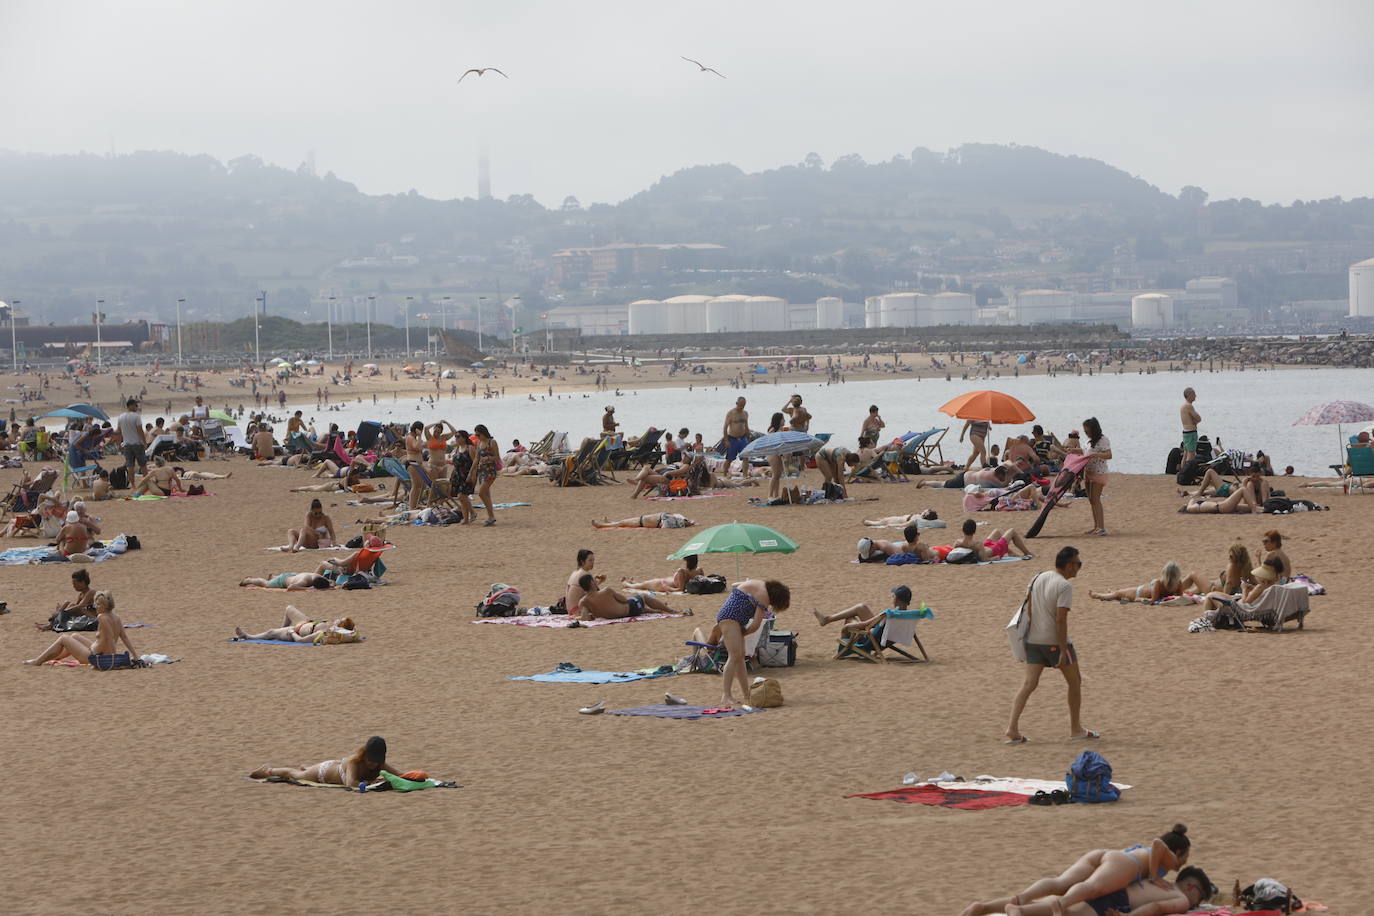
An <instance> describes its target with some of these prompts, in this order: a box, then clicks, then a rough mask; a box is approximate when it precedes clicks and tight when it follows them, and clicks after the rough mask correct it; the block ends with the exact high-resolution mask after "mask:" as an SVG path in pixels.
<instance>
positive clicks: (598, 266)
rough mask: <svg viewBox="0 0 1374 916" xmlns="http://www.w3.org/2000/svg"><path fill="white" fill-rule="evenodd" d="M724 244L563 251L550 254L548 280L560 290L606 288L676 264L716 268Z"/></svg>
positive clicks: (633, 245) (618, 245)
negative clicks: (615, 282) (619, 280)
mask: <svg viewBox="0 0 1374 916" xmlns="http://www.w3.org/2000/svg"><path fill="white" fill-rule="evenodd" d="M724 251H725V246H724V245H714V244H711V243H709V242H686V243H634V242H617V243H615V244H611V245H597V246H594V247H588V248H565V249H563V250H562V251H557V252H554V255H553V259H552V260H553V269H552V273H551V275H550V277H549V279H550V281H551V282H552V283H553V284H554V285H555V286H559V287H563V288H569V287H578V286H586V287H590V288H591V289H606V288H607V287H609V286H611V285H612V284H613V281H614V280H615V279H616V278H627V279H628V278H631V277H646V276H651V275H653V274H656V273H658V272H660V271H662V270H663V269H664V268H666V267H668V266H670V262H674V261H675V262H679V263H678V264H676V265H674V266H681V267H684V268H692V267H712V266H717V264H718V261H719V255H720V254H721V253H723V252H724Z"/></svg>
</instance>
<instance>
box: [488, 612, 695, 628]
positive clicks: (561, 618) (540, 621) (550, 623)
mask: <svg viewBox="0 0 1374 916" xmlns="http://www.w3.org/2000/svg"><path fill="white" fill-rule="evenodd" d="M686 616H687V615H686V614H640V615H639V616H638V617H617V618H615V619H614V620H603V619H597V620H577V619H575V618H571V617H569V616H568V615H566V614H540V615H534V614H522V615H520V616H518V617H479V618H478V619H476V620H474V621H473V623H511V624H515V625H516V626H517V627H548V628H553V629H568V628H571V629H577V628H578V627H604V626H608V625H610V624H613V623H633V622H634V621H636V620H669V619H671V618H674V617H686Z"/></svg>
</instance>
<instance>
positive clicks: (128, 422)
mask: <svg viewBox="0 0 1374 916" xmlns="http://www.w3.org/2000/svg"><path fill="white" fill-rule="evenodd" d="M124 406H125V407H127V408H128V410H126V411H125V412H124V413H122V414H120V415H119V417H118V418H117V419H116V420H115V429H116V430H117V431H118V432H119V438H120V446H119V450H120V451H121V452H123V453H124V467H125V469H127V470H128V472H129V483H130V484H131V485H132V484H133V483H134V479H133V474H134V467H135V466H137V467H138V473H140V474H146V473H148V453H147V445H148V436H147V434H146V433H145V432H144V430H143V417H142V415H140V414H139V412H138V400H137V399H135V398H129V401H128V403H127V404H125V405H124Z"/></svg>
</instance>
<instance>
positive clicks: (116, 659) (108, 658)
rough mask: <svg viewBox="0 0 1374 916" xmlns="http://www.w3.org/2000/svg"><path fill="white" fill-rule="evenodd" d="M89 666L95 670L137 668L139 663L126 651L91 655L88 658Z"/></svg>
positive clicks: (139, 665)
mask: <svg viewBox="0 0 1374 916" xmlns="http://www.w3.org/2000/svg"><path fill="white" fill-rule="evenodd" d="M89 661H90V663H91V667H92V668H94V669H95V670H97V671H114V670H115V669H116V668H138V667H142V665H141V664H139V663H136V662H134V660H133V659H131V658H130V657H129V653H128V652H116V653H114V654H111V655H92V656H91V657H90V659H89Z"/></svg>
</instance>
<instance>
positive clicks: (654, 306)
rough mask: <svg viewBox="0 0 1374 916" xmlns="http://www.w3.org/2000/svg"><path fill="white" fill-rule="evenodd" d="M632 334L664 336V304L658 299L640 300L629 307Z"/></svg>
mask: <svg viewBox="0 0 1374 916" xmlns="http://www.w3.org/2000/svg"><path fill="white" fill-rule="evenodd" d="M629 313H630V315H629V324H630V328H629V330H630V333H631V334H662V333H663V303H662V302H659V301H658V300H657V299H639V300H636V301H634V302H631V303H630V305H629Z"/></svg>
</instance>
